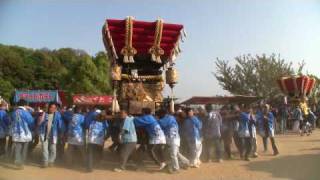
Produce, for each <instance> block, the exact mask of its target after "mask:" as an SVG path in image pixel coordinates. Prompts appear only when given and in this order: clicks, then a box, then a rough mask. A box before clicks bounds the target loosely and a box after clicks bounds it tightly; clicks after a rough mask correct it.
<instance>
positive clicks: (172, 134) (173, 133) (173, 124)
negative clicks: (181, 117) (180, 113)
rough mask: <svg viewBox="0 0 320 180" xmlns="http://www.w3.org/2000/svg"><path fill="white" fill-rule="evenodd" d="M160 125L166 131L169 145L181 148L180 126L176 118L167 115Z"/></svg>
mask: <svg viewBox="0 0 320 180" xmlns="http://www.w3.org/2000/svg"><path fill="white" fill-rule="evenodd" d="M159 124H160V126H161V128H162V129H163V131H164V134H165V136H166V142H167V144H168V145H177V146H180V135H179V126H178V123H177V121H176V118H175V117H174V116H172V115H165V116H164V117H163V118H161V119H160V120H159Z"/></svg>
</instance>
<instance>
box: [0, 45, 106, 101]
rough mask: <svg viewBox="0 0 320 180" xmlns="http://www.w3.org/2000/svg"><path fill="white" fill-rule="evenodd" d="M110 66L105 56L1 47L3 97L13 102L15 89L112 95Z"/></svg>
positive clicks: (0, 71) (1, 93) (81, 51)
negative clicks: (12, 97)
mask: <svg viewBox="0 0 320 180" xmlns="http://www.w3.org/2000/svg"><path fill="white" fill-rule="evenodd" d="M109 68H110V67H109V63H108V61H107V55H106V54H105V53H104V52H98V53H97V54H96V55H95V56H90V55H89V54H88V53H86V52H85V51H83V50H77V49H71V48H61V49H57V50H49V49H45V48H43V49H28V48H23V47H19V46H7V45H2V44H0V95H1V96H2V97H4V98H5V99H7V100H8V99H9V98H10V97H11V96H12V93H13V92H14V90H15V89H46V90H53V89H58V90H63V91H65V92H66V94H67V95H69V96H70V95H73V94H76V93H85V94H108V93H110V92H111V85H110V76H109V72H110V71H109Z"/></svg>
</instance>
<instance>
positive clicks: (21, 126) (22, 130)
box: [10, 107, 35, 142]
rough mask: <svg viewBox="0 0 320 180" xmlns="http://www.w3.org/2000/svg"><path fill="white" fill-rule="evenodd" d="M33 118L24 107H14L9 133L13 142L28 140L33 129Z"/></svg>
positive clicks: (30, 138)
mask: <svg viewBox="0 0 320 180" xmlns="http://www.w3.org/2000/svg"><path fill="white" fill-rule="evenodd" d="M34 123H35V122H34V119H33V117H32V115H31V113H30V112H29V111H28V110H26V109H25V108H24V107H18V108H16V109H15V110H14V111H13V112H12V115H11V122H10V135H11V136H12V141H13V142H30V141H31V140H32V131H33V129H34V125H35V124H34Z"/></svg>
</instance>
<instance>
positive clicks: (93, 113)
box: [84, 110, 99, 129]
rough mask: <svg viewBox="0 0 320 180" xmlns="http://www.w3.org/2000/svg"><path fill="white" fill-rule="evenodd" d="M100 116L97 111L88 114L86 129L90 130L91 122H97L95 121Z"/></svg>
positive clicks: (85, 118) (85, 119)
mask: <svg viewBox="0 0 320 180" xmlns="http://www.w3.org/2000/svg"><path fill="white" fill-rule="evenodd" d="M98 114H99V113H98V112H97V111H96V110H92V111H90V112H88V113H87V114H86V115H85V117H84V122H85V127H86V128H87V129H88V128H89V126H90V124H91V122H92V121H95V119H96V117H97V115H98Z"/></svg>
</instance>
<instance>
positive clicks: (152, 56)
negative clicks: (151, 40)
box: [151, 54, 157, 62]
mask: <svg viewBox="0 0 320 180" xmlns="http://www.w3.org/2000/svg"><path fill="white" fill-rule="evenodd" d="M151 60H152V61H154V62H156V61H157V60H156V55H155V54H151Z"/></svg>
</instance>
